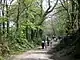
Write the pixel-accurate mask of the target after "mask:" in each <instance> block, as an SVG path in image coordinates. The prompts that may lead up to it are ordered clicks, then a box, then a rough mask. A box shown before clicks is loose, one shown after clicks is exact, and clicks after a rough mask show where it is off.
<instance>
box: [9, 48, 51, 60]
mask: <svg viewBox="0 0 80 60" xmlns="http://www.w3.org/2000/svg"><path fill="white" fill-rule="evenodd" d="M47 51H48V49H40V48H39V49H37V50H30V51H28V52H25V53H23V54H21V55H16V56H13V57H11V58H10V60H52V59H49V57H50V55H49V54H47Z"/></svg>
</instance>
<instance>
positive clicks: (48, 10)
mask: <svg viewBox="0 0 80 60" xmlns="http://www.w3.org/2000/svg"><path fill="white" fill-rule="evenodd" d="M48 3H49V7H48V9H47V10H46V12H45V13H44V15H43V17H45V16H46V15H47V14H49V13H50V12H52V11H53V10H54V8H55V7H56V5H57V3H58V0H57V1H56V3H55V4H54V6H53V7H52V9H51V6H50V0H49V1H48ZM50 9H51V10H50Z"/></svg>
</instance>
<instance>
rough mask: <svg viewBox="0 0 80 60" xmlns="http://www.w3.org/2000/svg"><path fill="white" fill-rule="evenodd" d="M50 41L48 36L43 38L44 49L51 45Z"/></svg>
mask: <svg viewBox="0 0 80 60" xmlns="http://www.w3.org/2000/svg"><path fill="white" fill-rule="evenodd" d="M49 42H50V40H49V39H48V37H47V39H46V40H45V39H43V40H42V49H44V48H47V46H49Z"/></svg>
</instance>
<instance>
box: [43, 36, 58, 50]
mask: <svg viewBox="0 0 80 60" xmlns="http://www.w3.org/2000/svg"><path fill="white" fill-rule="evenodd" d="M58 40H59V38H57V37H56V36H53V37H52V38H51V39H50V38H48V37H47V38H46V39H43V40H42V49H44V48H47V47H48V46H50V47H53V45H54V43H55V42H57V41H58Z"/></svg>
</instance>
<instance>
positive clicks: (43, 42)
mask: <svg viewBox="0 0 80 60" xmlns="http://www.w3.org/2000/svg"><path fill="white" fill-rule="evenodd" d="M44 45H45V41H44V40H42V49H44Z"/></svg>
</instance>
